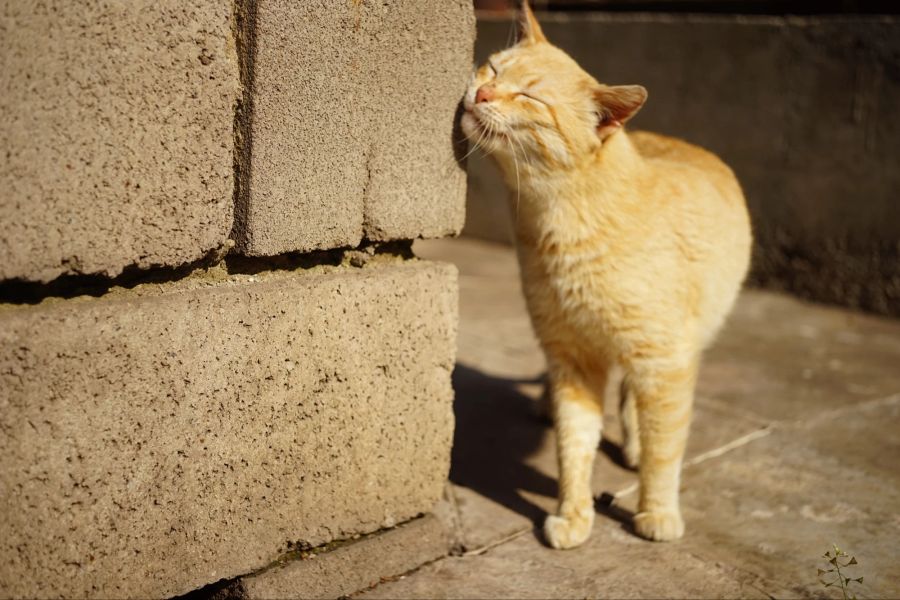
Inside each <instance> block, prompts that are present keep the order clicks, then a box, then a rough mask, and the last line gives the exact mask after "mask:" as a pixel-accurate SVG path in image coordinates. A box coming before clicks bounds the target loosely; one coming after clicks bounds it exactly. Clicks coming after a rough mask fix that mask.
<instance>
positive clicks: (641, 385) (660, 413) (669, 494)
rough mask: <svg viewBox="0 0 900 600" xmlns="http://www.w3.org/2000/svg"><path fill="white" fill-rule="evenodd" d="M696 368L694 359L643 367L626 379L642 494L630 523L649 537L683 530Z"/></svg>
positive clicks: (667, 538) (671, 536)
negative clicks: (681, 493)
mask: <svg viewBox="0 0 900 600" xmlns="http://www.w3.org/2000/svg"><path fill="white" fill-rule="evenodd" d="M696 372H697V369H696V361H694V362H693V363H692V364H691V366H689V367H685V368H681V369H671V370H665V371H662V372H660V371H651V372H649V373H648V372H644V373H643V374H641V375H640V376H639V377H633V378H630V382H631V383H632V385H633V386H634V390H633V391H634V393H635V395H636V400H637V410H638V421H639V429H640V439H641V464H640V481H641V496H640V502H639V506H638V514H637V515H635V517H634V528H635V531H636V532H637V533H638V535H640V536H642V537H645V538H647V539H650V540H654V541H659V542H664V541H670V540H676V539H678V538H680V537H681V536H682V535H684V521H683V520H682V518H681V510H680V508H679V504H678V487H679V484H680V481H681V461H682V458H683V457H684V449H685V446H686V445H687V437H688V430H689V428H690V423H691V409H692V404H693V395H694V384H695V380H696Z"/></svg>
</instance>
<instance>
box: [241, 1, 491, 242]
mask: <svg viewBox="0 0 900 600" xmlns="http://www.w3.org/2000/svg"><path fill="white" fill-rule="evenodd" d="M243 10H244V19H245V20H246V21H248V22H249V21H252V22H255V36H254V37H252V38H249V37H248V40H247V46H248V51H249V52H250V53H251V55H252V56H251V60H252V64H253V68H252V72H253V76H252V81H250V82H248V86H247V89H246V90H245V102H244V104H245V108H246V110H245V112H244V115H243V122H242V127H243V129H244V131H246V135H247V137H248V138H249V139H251V140H252V144H251V146H250V147H249V148H248V152H247V153H246V154H245V155H244V156H242V160H241V165H240V173H241V176H242V177H243V178H245V179H246V181H247V182H249V185H246V186H244V187H243V189H242V193H241V195H240V197H239V201H238V219H237V221H236V227H235V234H236V235H235V240H236V242H237V244H238V247H239V248H240V249H241V251H242V252H244V253H245V254H248V255H252V256H270V255H273V254H280V253H283V252H294V251H300V252H306V251H309V250H316V249H321V248H333V247H339V246H355V245H357V244H358V243H359V242H360V240H362V239H369V240H392V239H412V238H416V237H439V236H443V235H450V234H454V233H458V232H459V230H460V229H462V225H463V217H464V198H465V176H464V173H463V171H462V170H461V169H460V168H459V165H458V164H457V160H456V159H457V158H458V156H457V155H456V154H455V150H458V148H459V144H458V142H457V143H454V136H456V139H457V140H458V139H459V135H458V133H457V132H456V131H455V123H456V119H455V113H456V110H457V106H458V105H459V98H460V97H461V95H462V92H463V90H464V87H465V82H466V80H467V78H468V76H469V73H470V71H471V68H472V63H471V47H472V40H473V35H474V31H473V30H472V28H473V27H474V22H473V17H472V8H471V2H470V1H469V0H448V1H446V2H443V1H442V2H432V3H423V2H416V1H414V0H404V1H400V2H388V3H381V4H376V3H367V2H333V1H331V0H319V1H308V2H294V1H291V0H257V1H256V2H253V3H248V4H247V5H246V6H244V8H243Z"/></svg>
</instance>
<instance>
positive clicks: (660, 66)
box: [466, 12, 900, 316]
mask: <svg viewBox="0 0 900 600" xmlns="http://www.w3.org/2000/svg"><path fill="white" fill-rule="evenodd" d="M541 18H542V23H543V25H544V31H545V33H546V34H547V36H548V37H549V39H550V40H551V41H553V42H554V43H556V44H557V45H559V46H560V47H561V48H563V49H564V50H566V51H567V52H569V53H570V54H572V56H574V57H575V59H576V60H578V61H579V62H580V63H581V64H582V65H583V66H584V67H585V68H586V69H587V70H588V71H590V72H591V73H592V74H594V75H595V76H596V77H598V78H599V79H600V80H601V81H603V82H607V83H610V84H628V83H640V84H642V85H644V86H646V87H647V89H648V91H649V94H650V95H649V99H648V101H647V104H646V105H645V106H644V108H643V109H642V110H641V112H640V113H638V115H637V116H636V117H635V118H634V120H633V121H632V122H631V127H632V128H633V129H647V130H650V131H657V132H660V133H664V134H668V135H674V136H677V137H681V138H684V139H686V140H688V141H690V142H693V143H697V144H700V145H702V146H704V147H706V148H709V149H710V150H712V151H714V152H716V153H717V154H719V155H720V156H722V158H723V159H724V160H725V161H726V162H728V163H729V164H730V165H731V166H732V167H733V168H734V170H735V172H736V173H737V175H738V178H739V179H740V181H741V183H742V185H743V186H744V189H745V192H746V195H747V201H748V204H749V206H750V211H751V216H752V218H753V225H754V230H755V237H756V246H755V250H754V258H753V270H752V275H751V279H752V280H753V281H754V282H755V283H756V284H759V285H764V286H767V287H773V288H780V289H786V290H788V291H791V292H793V293H797V294H800V295H802V296H805V297H807V298H811V299H814V300H819V301H824V302H832V303H837V304H842V305H847V306H853V307H859V308H863V309H866V310H871V311H875V312H879V313H882V314H888V315H894V316H900V203H898V202H897V201H896V198H895V196H896V190H897V189H898V187H900V171H898V169H897V168H896V157H897V156H898V155H900V122H898V116H897V111H896V110H895V109H894V107H895V106H897V104H898V103H900V70H898V66H897V65H898V61H897V57H898V56H900V19H898V18H896V17H882V16H858V17H843V16H842V17H791V18H782V17H763V16H730V15H707V16H701V15H689V14H669V15H667V14H647V13H632V14H628V13H624V14H603V13H589V12H582V13H571V14H566V13H550V14H545V15H541ZM478 27H479V32H478V45H477V48H476V55H477V58H480V59H483V58H484V57H485V56H487V55H488V54H490V53H491V52H493V51H496V50H498V49H500V48H503V47H505V45H506V44H507V41H508V39H509V28H510V23H509V20H508V19H504V18H498V17H491V18H483V19H479V24H478ZM469 164H470V169H469V175H470V176H469V199H468V220H467V223H466V233H468V234H471V235H474V236H477V237H483V238H488V239H495V240H501V241H508V240H510V233H509V225H508V224H509V215H508V211H507V209H506V192H505V190H504V188H503V184H502V181H501V180H500V179H499V177H498V176H497V175H496V174H495V171H496V170H495V169H494V167H493V165H491V164H489V163H488V161H484V160H479V159H478V158H477V157H474V156H473V158H472V159H471V160H470V163H469Z"/></svg>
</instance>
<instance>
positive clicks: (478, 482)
mask: <svg viewBox="0 0 900 600" xmlns="http://www.w3.org/2000/svg"><path fill="white" fill-rule="evenodd" d="M522 384H542V378H537V379H534V380H523V379H511V378H503V377H495V376H492V375H488V374H485V373H483V372H481V371H479V370H477V369H474V368H471V367H469V366H466V365H463V364H457V366H456V369H455V370H454V372H453V387H454V390H455V392H456V400H455V402H454V414H455V416H456V430H455V433H454V439H453V452H452V462H451V467H450V481H452V482H453V483H454V484H456V485H460V486H464V487H467V488H469V489H471V490H473V491H475V492H476V493H478V494H480V495H482V496H484V497H486V498H489V499H491V500H493V501H494V502H496V503H498V504H500V505H502V506H505V507H506V508H508V509H510V510H512V511H514V512H516V513H518V514H520V515H522V516H524V517H525V518H527V519H529V520H530V521H531V522H532V523H533V524H534V526H535V535H536V536H537V537H538V538H539V539H541V541H544V540H543V537H542V535H541V533H540V528H541V525H542V524H543V521H544V518H545V517H546V516H547V512H546V510H544V509H543V508H541V507H540V506H538V505H536V504H534V503H533V502H531V501H529V500H528V499H526V498H525V497H523V496H522V494H520V493H519V491H520V490H521V491H527V492H531V493H534V494H538V495H541V496H545V497H548V498H553V499H555V498H556V496H557V491H558V486H557V481H556V479H555V478H554V477H550V476H548V475H546V474H544V473H542V472H540V471H538V470H537V469H535V468H534V467H533V466H531V465H529V464H527V461H528V459H529V458H530V457H532V456H533V455H534V454H535V453H536V452H538V451H539V450H540V449H541V447H542V446H543V445H544V444H545V443H546V440H547V438H548V437H549V436H550V435H551V432H550V423H549V421H548V420H547V419H545V418H542V417H540V416H539V415H538V413H537V411H536V410H535V404H536V400H535V399H533V398H530V397H528V396H527V395H525V394H523V393H522V392H521V391H519V387H520V386H521V385H522ZM600 450H601V453H605V454H607V455H608V456H609V458H610V459H612V460H613V461H615V462H619V463H621V460H622V459H621V452H620V450H619V448H618V446H615V445H613V444H609V443H607V444H604V445H602V446H601V448H600ZM606 496H607V495H602V496H600V497H599V498H597V500H596V502H595V506H596V508H597V512H598V513H600V514H602V515H605V516H606V517H607V518H611V519H613V520H616V521H619V522H620V523H621V524H622V525H623V527H625V528H626V529H630V528H631V514H630V513H629V512H628V511H625V510H623V509H621V508H619V507H617V506H615V505H613V504H612V503H611V501H610V498H607V497H606Z"/></svg>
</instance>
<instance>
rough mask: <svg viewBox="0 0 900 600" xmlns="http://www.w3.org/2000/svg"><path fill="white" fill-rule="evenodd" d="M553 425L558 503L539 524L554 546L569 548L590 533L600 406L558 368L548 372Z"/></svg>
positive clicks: (574, 377)
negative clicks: (553, 511)
mask: <svg viewBox="0 0 900 600" xmlns="http://www.w3.org/2000/svg"><path fill="white" fill-rule="evenodd" d="M551 399H552V410H553V424H554V429H555V431H556V448H557V460H558V463H559V506H558V508H557V511H556V515H550V516H548V517H547V520H546V521H545V522H544V536H545V537H546V538H547V542H548V543H549V544H550V545H551V546H553V547H554V548H574V547H575V546H578V545H580V544H582V543H583V542H584V541H585V540H586V539H587V538H588V536H589V535H590V534H591V529H592V528H593V525H594V500H593V495H592V494H591V471H592V470H593V464H594V457H595V455H596V453H597V446H598V445H599V444H600V430H601V428H602V426H603V410H602V406H601V405H600V403H599V401H598V399H597V397H596V396H595V394H594V393H593V392H592V391H591V390H590V389H588V387H587V386H586V385H585V384H584V382H583V381H581V379H580V378H579V377H578V376H577V375H575V374H574V373H573V372H571V371H569V370H568V369H566V368H564V367H557V368H556V369H553V370H552V372H551Z"/></svg>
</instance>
